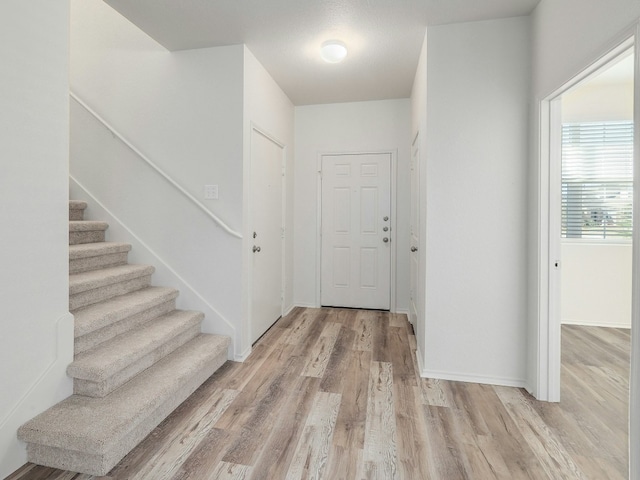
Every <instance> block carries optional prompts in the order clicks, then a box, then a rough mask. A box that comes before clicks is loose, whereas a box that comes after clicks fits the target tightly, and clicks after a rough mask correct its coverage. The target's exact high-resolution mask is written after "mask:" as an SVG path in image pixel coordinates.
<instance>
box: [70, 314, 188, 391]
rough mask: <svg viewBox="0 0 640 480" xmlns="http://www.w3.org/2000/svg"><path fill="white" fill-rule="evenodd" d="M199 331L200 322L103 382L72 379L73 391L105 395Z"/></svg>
mask: <svg viewBox="0 0 640 480" xmlns="http://www.w3.org/2000/svg"><path fill="white" fill-rule="evenodd" d="M199 333H200V323H198V324H197V325H194V326H192V327H190V328H189V329H187V330H185V331H184V332H182V333H181V334H179V335H176V336H175V337H173V338H172V339H171V340H169V341H168V342H167V343H165V344H164V345H161V346H160V347H159V348H156V349H155V350H154V351H152V352H150V353H149V354H147V355H145V356H144V357H142V358H141V359H140V360H138V361H137V362H135V363H133V364H131V365H129V366H128V367H127V368H125V369H123V370H121V371H119V372H118V373H116V374H115V375H113V376H111V377H109V378H108V379H106V380H105V381H103V382H92V381H90V380H80V379H74V381H73V393H76V394H78V395H86V396H87V397H106V396H107V395H109V394H110V393H111V392H113V391H114V390H115V389H116V388H118V387H120V386H121V385H124V384H125V383H126V382H128V381H129V380H130V379H131V378H133V377H134V376H136V375H137V374H138V373H140V372H142V371H143V370H145V369H147V368H149V367H150V366H151V365H153V364H154V363H156V362H158V361H159V360H160V359H162V358H164V357H166V356H167V355H169V354H170V353H171V352H173V351H174V350H176V349H177V348H179V347H181V346H182V345H184V344H185V343H187V342H188V341H189V340H191V339H193V338H195V337H197V336H198V334H199Z"/></svg>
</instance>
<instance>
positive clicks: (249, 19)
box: [105, 0, 540, 105]
mask: <svg viewBox="0 0 640 480" xmlns="http://www.w3.org/2000/svg"><path fill="white" fill-rule="evenodd" d="M105 1H106V3H108V4H109V5H111V6H112V7H113V8H115V9H116V10H118V11H119V12H120V13H121V14H122V15H124V16H125V17H127V18H128V19H129V20H130V21H131V22H133V23H134V24H136V25H137V26H138V27H139V28H140V29H142V30H143V31H145V32H146V33H147V34H148V35H149V36H151V37H152V38H154V39H155V40H156V41H157V42H158V43H160V44H162V45H164V46H165V47H166V48H167V49H169V50H184V49H192V48H204V47H215V46H224V45H235V44H240V43H244V44H246V45H247V47H248V48H249V50H251V52H253V54H254V55H255V56H256V58H257V59H258V60H259V61H260V62H261V63H262V64H263V65H264V67H265V68H266V69H267V71H268V72H269V73H270V74H271V76H272V77H273V78H274V79H275V80H276V82H277V83H278V84H279V85H280V87H281V88H282V89H283V90H284V91H285V93H286V94H287V95H288V96H289V98H290V99H291V101H292V102H293V103H294V104H296V105H306V104H317V103H335V102H347V101H361V100H380V99H389V98H406V97H408V96H409V95H410V92H411V85H412V83H413V77H414V74H415V70H416V66H417V62H418V57H419V53H420V48H421V46H422V41H423V39H424V32H425V28H426V26H427V25H441V24H446V23H457V22H470V21H479V20H488V19H494V18H507V17H514V16H519V15H527V14H529V13H530V12H531V11H532V9H533V8H535V6H536V5H537V4H538V2H539V1H540V0H179V1H176V0H105ZM329 39H340V40H342V41H343V42H344V43H345V44H346V45H347V47H348V48H349V54H348V56H347V59H346V60H345V61H344V62H342V63H340V64H334V65H330V64H326V63H324V62H323V61H322V60H321V59H320V56H319V48H320V44H321V43H322V42H324V41H325V40H329Z"/></svg>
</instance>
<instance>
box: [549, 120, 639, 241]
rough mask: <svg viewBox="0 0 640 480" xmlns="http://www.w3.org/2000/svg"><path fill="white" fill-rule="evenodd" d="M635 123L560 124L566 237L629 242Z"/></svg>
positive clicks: (563, 228)
mask: <svg viewBox="0 0 640 480" xmlns="http://www.w3.org/2000/svg"><path fill="white" fill-rule="evenodd" d="M632 207H633V122H598V123H567V124H563V125H562V236H563V237H565V238H591V239H615V238H631V232H632V218H633V213H632Z"/></svg>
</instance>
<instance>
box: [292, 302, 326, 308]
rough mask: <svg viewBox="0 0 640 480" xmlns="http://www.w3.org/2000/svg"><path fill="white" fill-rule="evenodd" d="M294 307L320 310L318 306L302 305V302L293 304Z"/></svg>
mask: <svg viewBox="0 0 640 480" xmlns="http://www.w3.org/2000/svg"><path fill="white" fill-rule="evenodd" d="M294 307H300V308H320V307H319V306H318V305H315V304H310V303H304V302H294Z"/></svg>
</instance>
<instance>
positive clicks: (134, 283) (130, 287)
mask: <svg viewBox="0 0 640 480" xmlns="http://www.w3.org/2000/svg"><path fill="white" fill-rule="evenodd" d="M150 284H151V275H143V276H141V277H136V278H133V279H131V280H126V281H123V282H118V283H113V284H111V285H105V286H103V287H98V288H94V289H93V290H87V291H84V292H80V293H76V294H74V295H69V310H75V309H77V308H81V307H86V306H87V305H93V304H94V303H98V302H101V301H103V300H107V299H109V298H113V297H115V296H117V295H124V294H125V293H130V292H134V291H136V290H141V289H143V288H145V287H148V286H149V285H150Z"/></svg>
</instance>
